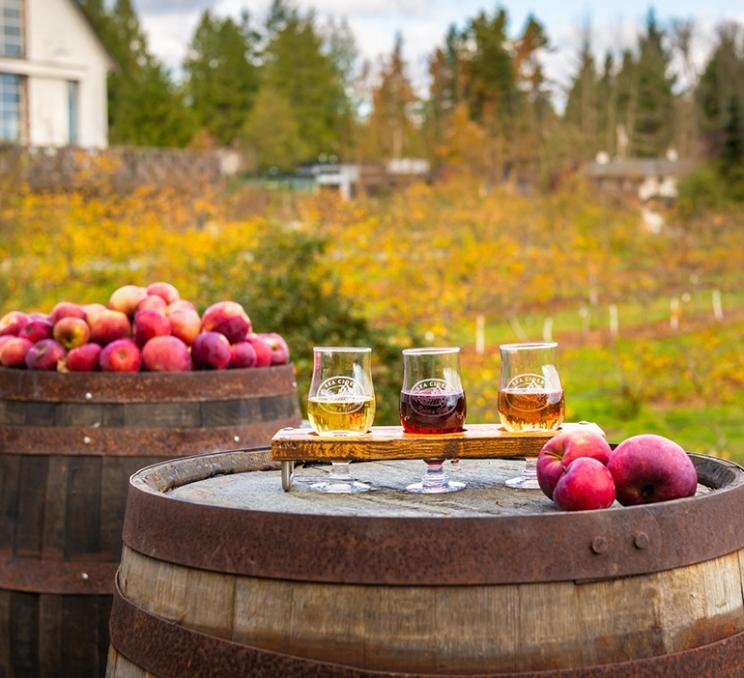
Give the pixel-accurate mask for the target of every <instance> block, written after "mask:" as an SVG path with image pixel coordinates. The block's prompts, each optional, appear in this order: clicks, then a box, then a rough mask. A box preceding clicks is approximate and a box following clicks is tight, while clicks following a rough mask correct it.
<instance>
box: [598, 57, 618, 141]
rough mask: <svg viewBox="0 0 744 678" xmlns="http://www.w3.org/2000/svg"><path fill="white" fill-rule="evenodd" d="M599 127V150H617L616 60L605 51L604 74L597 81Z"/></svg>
mask: <svg viewBox="0 0 744 678" xmlns="http://www.w3.org/2000/svg"><path fill="white" fill-rule="evenodd" d="M597 108H598V110H597V128H598V131H599V138H598V147H597V150H598V151H604V152H606V153H610V154H613V153H614V152H615V134H616V126H617V87H616V83H615V60H614V58H613V56H612V53H611V52H609V51H608V52H606V53H605V58H604V64H603V67H602V74H601V75H600V77H599V82H598V83H597Z"/></svg>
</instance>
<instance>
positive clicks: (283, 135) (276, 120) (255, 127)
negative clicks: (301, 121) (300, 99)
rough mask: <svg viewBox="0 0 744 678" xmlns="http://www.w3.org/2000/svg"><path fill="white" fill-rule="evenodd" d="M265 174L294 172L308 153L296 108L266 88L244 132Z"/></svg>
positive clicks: (260, 168)
mask: <svg viewBox="0 0 744 678" xmlns="http://www.w3.org/2000/svg"><path fill="white" fill-rule="evenodd" d="M242 139H243V141H245V142H246V143H247V144H248V148H249V149H250V150H251V151H252V152H253V153H255V155H256V165H257V167H258V169H259V171H261V172H266V171H269V170H280V171H284V172H289V171H292V170H294V169H295V168H296V167H297V165H298V163H299V162H300V161H301V160H302V158H304V157H306V155H307V151H306V149H305V146H304V144H303V142H302V138H301V136H300V126H299V125H298V123H297V120H296V118H295V116H294V114H293V112H292V107H291V105H290V103H289V101H287V99H286V98H285V97H284V95H282V94H281V93H279V92H277V91H276V90H274V89H272V88H271V86H270V85H264V86H263V87H262V88H261V89H260V90H259V92H258V96H257V97H256V103H255V104H254V106H253V109H252V110H251V113H250V115H249V116H248V119H247V120H246V123H245V127H244V129H243V133H242Z"/></svg>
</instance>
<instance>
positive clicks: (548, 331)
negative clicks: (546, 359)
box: [543, 318, 553, 341]
mask: <svg viewBox="0 0 744 678" xmlns="http://www.w3.org/2000/svg"><path fill="white" fill-rule="evenodd" d="M543 341H553V319H552V318H545V322H544V323H543Z"/></svg>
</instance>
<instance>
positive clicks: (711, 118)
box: [695, 24, 744, 158]
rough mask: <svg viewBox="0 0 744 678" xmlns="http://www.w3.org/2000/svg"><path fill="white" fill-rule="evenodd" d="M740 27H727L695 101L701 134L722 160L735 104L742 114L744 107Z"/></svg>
mask: <svg viewBox="0 0 744 678" xmlns="http://www.w3.org/2000/svg"><path fill="white" fill-rule="evenodd" d="M740 41H741V32H740V27H739V26H736V25H734V24H724V25H723V26H721V27H720V28H719V31H718V40H717V43H716V46H715V47H714V49H713V51H712V53H711V55H710V58H709V59H708V61H707V63H706V64H705V67H704V68H703V72H702V75H701V76H700V80H699V82H698V86H697V89H696V92H695V98H696V100H697V105H698V119H699V122H700V132H701V134H702V135H703V139H704V142H705V146H706V149H707V151H708V154H709V155H710V156H712V157H714V158H720V157H721V156H722V154H723V152H724V137H725V134H726V133H725V128H726V126H727V125H728V124H729V119H730V107H731V100H732V98H733V99H736V101H737V103H736V105H737V106H738V108H739V110H741V107H742V105H743V104H744V54H742V50H741V47H740Z"/></svg>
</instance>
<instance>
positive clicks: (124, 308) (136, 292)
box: [108, 285, 147, 317]
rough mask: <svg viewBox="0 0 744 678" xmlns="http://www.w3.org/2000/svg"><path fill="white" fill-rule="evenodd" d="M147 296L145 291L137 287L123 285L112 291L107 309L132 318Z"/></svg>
mask: <svg viewBox="0 0 744 678" xmlns="http://www.w3.org/2000/svg"><path fill="white" fill-rule="evenodd" d="M146 296H147V290H146V289H145V288H144V287H138V286H137V285H124V287H120V288H119V289H118V290H116V291H114V293H113V294H112V295H111V298H110V299H109V303H108V307H109V308H110V309H112V310H114V311H121V312H122V313H123V314H124V315H127V316H130V317H131V316H133V315H134V311H135V309H136V308H137V304H139V303H140V301H142V300H143V299H144V298H145V297H146Z"/></svg>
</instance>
